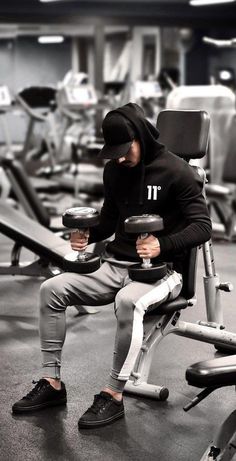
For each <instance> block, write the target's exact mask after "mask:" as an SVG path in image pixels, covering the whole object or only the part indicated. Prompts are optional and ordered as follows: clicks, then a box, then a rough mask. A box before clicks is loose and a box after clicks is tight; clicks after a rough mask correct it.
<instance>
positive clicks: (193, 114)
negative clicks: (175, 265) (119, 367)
mask: <svg viewBox="0 0 236 461" xmlns="http://www.w3.org/2000/svg"><path fill="white" fill-rule="evenodd" d="M157 127H158V130H159V132H160V138H159V139H160V142H163V143H164V144H165V145H166V146H167V147H168V149H169V150H170V151H172V152H173V153H174V154H176V155H179V156H180V157H182V158H183V159H185V160H186V161H189V160H190V159H197V158H202V157H203V156H204V155H205V153H206V151H207V145H208V135H209V116H208V114H207V113H206V112H205V111H187V110H186V111H185V110H183V111H177V110H164V111H162V112H160V113H159V116H158V120H157ZM194 168H197V172H198V173H199V174H201V176H202V178H203V184H204V178H205V172H204V170H203V169H202V168H200V167H194ZM203 193H204V189H203ZM201 248H202V253H203V260H204V267H205V275H204V277H203V279H204V289H205V301H206V317H207V318H206V320H203V321H199V322H198V323H197V324H194V323H190V322H184V321H181V311H182V310H183V309H186V308H187V307H188V306H194V305H195V304H196V302H197V300H196V297H195V282H196V269H197V256H198V253H199V251H198V250H199V249H197V248H193V249H191V250H190V251H189V252H188V254H187V256H186V258H185V261H184V268H183V269H184V270H183V288H182V291H181V293H180V295H179V296H178V297H177V298H176V299H175V300H173V301H171V302H167V303H164V304H162V305H161V306H159V307H158V308H157V309H156V311H155V310H154V311H153V312H152V313H150V314H146V315H145V318H144V339H143V344H142V347H141V350H140V353H139V355H138V358H137V361H136V364H135V367H134V369H133V371H132V373H131V376H130V379H129V380H128V382H127V383H126V385H125V392H130V393H133V394H141V395H145V396H148V397H153V398H156V399H158V400H165V399H167V397H168V395H169V391H168V389H167V388H165V387H163V386H159V385H156V384H150V383H148V377H149V374H150V369H151V364H152V360H153V357H154V354H155V353H156V347H157V345H158V343H159V342H160V341H161V340H162V339H163V338H164V337H165V336H167V335H169V334H170V333H174V334H176V335H179V336H184V337H186V338H191V339H195V340H198V341H203V342H207V343H210V344H214V345H215V347H217V348H220V347H222V348H223V347H225V348H226V349H228V350H229V349H230V351H231V350H232V349H233V350H234V351H236V334H235V333H232V332H229V331H226V330H225V327H224V324H223V309H222V305H221V299H220V291H221V290H223V291H225V292H230V291H231V290H232V284H230V283H229V282H226V283H221V282H220V279H219V276H218V274H217V273H216V270H215V263H214V254H213V247H212V243H211V241H208V242H206V243H204V244H203V245H202V246H201ZM235 353H236V352H235Z"/></svg>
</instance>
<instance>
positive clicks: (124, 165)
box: [12, 103, 211, 428]
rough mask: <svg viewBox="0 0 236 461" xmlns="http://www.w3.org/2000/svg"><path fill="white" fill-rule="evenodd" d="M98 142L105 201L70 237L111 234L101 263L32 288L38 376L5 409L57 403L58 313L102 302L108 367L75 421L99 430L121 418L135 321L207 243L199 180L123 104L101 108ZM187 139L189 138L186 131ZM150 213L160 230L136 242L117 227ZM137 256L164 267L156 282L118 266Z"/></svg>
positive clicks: (137, 339) (60, 399) (134, 349)
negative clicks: (36, 299) (111, 328)
mask: <svg viewBox="0 0 236 461" xmlns="http://www.w3.org/2000/svg"><path fill="white" fill-rule="evenodd" d="M102 128H103V135H104V139H105V146H104V147H103V149H102V151H101V153H100V157H102V158H105V159H106V158H107V159H111V160H110V161H109V162H108V163H107V164H106V166H105V169H104V191H105V199H104V204H103V208H102V210H101V219H100V223H99V224H98V225H97V226H95V227H93V228H91V230H90V233H88V232H87V233H86V234H85V235H84V236H83V237H81V235H80V233H79V232H75V233H72V235H71V247H72V249H73V250H84V249H85V248H86V247H87V245H88V243H92V242H97V241H101V240H104V239H106V238H108V237H110V236H112V235H113V234H114V233H115V237H114V239H113V240H112V241H110V242H109V243H108V245H107V248H106V253H105V254H104V255H103V264H102V265H101V267H100V268H99V269H98V270H96V271H95V272H93V273H90V274H78V273H70V272H67V273H63V274H60V275H58V276H56V277H54V278H51V279H49V280H47V281H45V282H44V283H43V284H42V286H41V290H40V339H41V348H42V354H43V374H42V376H43V378H42V379H40V380H39V381H38V382H37V384H36V386H35V387H34V389H33V390H32V391H30V392H29V393H28V394H27V395H26V396H25V397H23V399H21V400H19V401H18V402H16V403H15V404H14V405H13V407H12V410H13V412H14V413H25V412H30V411H31V412H32V411H35V410H38V409H41V408H45V407H49V406H53V405H60V404H65V403H66V399H67V396H66V389H65V385H64V383H63V382H62V381H61V377H60V369H61V351H62V347H63V344H64V340H65V333H66V323H65V311H66V308H67V306H70V305H74V304H82V305H83V304H84V305H104V304H109V303H111V302H113V301H115V315H116V318H117V331H116V338H115V347H114V356H113V366H112V369H111V372H110V376H109V378H108V381H107V383H106V384H105V386H104V388H103V390H102V391H101V392H100V394H97V395H96V396H95V399H94V402H93V404H92V406H91V407H90V408H89V409H88V410H87V411H86V412H85V414H84V415H83V416H82V417H81V418H80V420H79V427H80V428H92V427H99V426H102V425H105V424H109V423H111V422H112V421H114V420H116V419H118V418H121V417H123V416H124V406H123V399H122V393H123V389H124V387H125V383H126V381H127V380H128V378H129V376H130V373H131V371H132V368H133V366H134V363H135V361H136V358H137V355H138V352H139V350H140V347H141V345H142V340H143V317H144V314H145V312H147V311H149V310H152V309H154V308H156V307H158V305H160V304H161V303H163V302H165V301H166V300H171V299H175V298H176V297H177V296H178V295H179V293H180V291H181V288H182V262H183V260H184V258H185V255H186V252H188V250H189V249H190V248H192V247H195V246H198V245H200V244H201V243H203V242H205V241H207V240H209V239H210V236H211V221H210V218H209V214H208V210H207V207H206V203H205V199H204V197H203V195H202V181H201V179H200V177H199V176H198V175H197V173H195V171H194V170H193V169H192V168H191V167H190V166H189V165H188V163H187V162H186V161H185V160H183V159H181V158H179V157H177V156H176V155H174V154H173V153H171V152H169V151H168V150H167V148H166V147H165V146H164V145H163V144H161V143H160V142H159V141H158V137H159V132H158V130H157V129H156V128H155V127H154V126H153V125H151V123H150V122H149V121H148V120H146V118H145V117H144V113H143V111H142V109H141V108H140V107H139V106H138V105H136V104H133V103H129V104H127V105H125V106H122V107H120V108H118V109H116V110H113V111H111V112H109V113H108V114H107V115H106V117H105V119H104V121H103V125H102ZM190 135H191V134H190ZM153 213H155V214H157V215H160V216H161V217H162V218H163V223H164V229H163V230H161V231H159V232H153V233H151V234H150V235H149V236H148V237H146V238H144V239H141V238H137V235H136V236H135V235H132V236H130V234H127V233H126V232H125V231H124V221H125V219H127V218H128V217H131V216H137V215H143V214H153ZM140 257H141V258H148V259H150V260H152V261H154V262H161V261H167V267H168V269H167V273H166V275H165V276H164V277H163V278H161V279H160V280H155V281H153V280H152V281H151V282H150V281H149V282H137V281H133V280H131V279H130V278H129V275H128V267H129V266H130V265H131V264H133V263H134V262H139V261H140Z"/></svg>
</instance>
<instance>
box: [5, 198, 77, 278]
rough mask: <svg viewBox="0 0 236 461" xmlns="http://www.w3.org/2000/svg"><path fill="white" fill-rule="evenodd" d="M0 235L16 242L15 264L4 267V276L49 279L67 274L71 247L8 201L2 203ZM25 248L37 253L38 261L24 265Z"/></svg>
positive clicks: (13, 254) (13, 250)
mask: <svg viewBox="0 0 236 461" xmlns="http://www.w3.org/2000/svg"><path fill="white" fill-rule="evenodd" d="M0 232H1V233H2V234H4V235H6V236H7V237H9V238H10V239H12V240H13V241H14V242H15V244H14V245H13V249H12V253H11V264H10V265H9V264H7V265H6V264H1V265H0V275H2V274H11V275H30V276H44V277H49V276H52V275H55V274H57V273H59V272H60V271H62V270H63V258H64V256H65V255H66V254H67V253H69V252H70V251H71V247H70V245H69V243H68V242H66V241H65V240H64V239H63V238H61V237H59V236H58V235H56V234H55V233H53V232H52V231H50V230H49V229H47V228H46V227H45V226H43V225H41V224H40V223H39V222H37V221H34V220H32V219H30V218H29V217H28V216H25V215H24V214H22V213H21V212H19V211H18V210H14V209H13V208H12V207H11V206H9V205H7V204H6V203H5V202H4V201H0ZM22 247H25V248H27V249H28V250H30V251H31V252H33V253H35V254H36V255H37V256H38V259H37V260H36V261H33V262H30V263H20V252H21V248H22Z"/></svg>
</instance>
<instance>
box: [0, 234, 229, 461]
mask: <svg viewBox="0 0 236 461" xmlns="http://www.w3.org/2000/svg"><path fill="white" fill-rule="evenodd" d="M0 248H1V260H3V259H4V258H5V257H6V255H7V252H8V248H9V242H8V241H7V240H6V239H2V237H1V243H0ZM214 248H215V259H216V263H217V268H218V272H219V273H220V276H221V279H222V281H226V280H231V281H232V282H233V283H234V285H235V286H236V270H235V265H236V263H235V261H236V245H235V244H234V245H233V244H225V243H224V244H223V243H217V244H215V246H214ZM202 275H203V263H202V259H201V258H199V270H198V280H197V294H198V305H197V306H196V307H194V308H189V309H188V310H187V311H185V312H184V314H183V316H182V318H183V319H184V320H189V321H196V320H198V319H200V318H204V297H203V283H202ZM40 283H41V281H40V280H37V279H33V278H31V279H29V278H26V277H24V278H20V277H10V276H2V277H1V278H0V293H1V296H0V303H1V307H0V346H1V357H0V359H1V378H0V390H1V412H0V415H1V416H0V428H1V429H0V445H1V447H0V459H1V460H4V461H8V460H9V461H21V460H26V461H28V460H30V461H34V460H35V461H36V460H37V461H40V460H42V461H49V460H58V461H64V460H65V461H76V460H78V461H100V460H103V461H143V460H146V461H154V460H155V461H156V460H158V461H182V460H184V461H198V460H199V459H200V457H201V456H200V455H201V454H202V453H203V452H204V450H205V448H206V446H207V445H208V444H209V443H210V441H211V438H212V434H213V432H214V431H215V430H216V428H217V427H218V425H219V424H220V422H221V421H222V420H223V419H224V418H225V417H226V416H227V415H228V413H230V412H231V411H232V410H233V409H234V408H235V393H234V389H233V388H223V389H221V390H217V391H216V392H214V393H213V394H212V395H210V396H209V397H208V398H207V399H206V400H204V401H203V402H202V403H200V404H199V406H197V407H195V408H194V409H192V410H191V411H190V412H189V413H187V414H186V413H184V412H183V409H182V408H183V406H184V405H185V404H186V403H187V402H188V401H189V399H190V398H192V397H193V396H194V395H195V394H196V392H198V390H197V389H195V388H192V387H189V386H188V385H187V383H186V381H185V377H184V376H185V369H186V367H187V366H188V365H190V364H191V363H193V362H196V361H199V360H203V359H208V358H212V357H214V356H215V355H217V354H215V349H214V347H213V346H211V345H208V344H205V343H200V342H196V341H193V340H190V339H186V338H181V337H177V336H174V335H170V336H169V337H167V338H166V339H165V340H164V341H162V343H161V344H160V345H159V347H158V350H157V352H156V356H155V360H154V363H153V367H152V372H151V376H150V382H153V383H159V384H163V385H165V386H167V387H168V388H169V391H170V396H169V399H168V401H167V402H158V401H154V400H151V399H148V398H142V397H135V396H134V397H131V396H128V395H127V396H125V407H126V417H125V419H123V420H120V421H117V422H116V423H114V424H112V425H110V426H109V427H105V428H100V429H97V430H89V431H81V432H79V431H78V428H77V420H78V417H79V416H80V415H81V414H82V413H83V412H84V411H85V410H86V409H87V407H88V406H89V405H90V404H91V401H92V399H93V395H94V394H95V393H96V392H97V391H100V388H101V387H102V386H103V385H104V383H105V382H106V377H107V375H108V373H109V367H110V365H111V357H112V349H113V338H114V332H115V318H114V315H113V306H112V305H109V306H106V307H102V308H101V311H100V312H99V313H98V314H96V315H89V316H80V317H78V316H76V310H75V308H71V309H70V310H69V311H68V317H67V318H68V331H67V338H66V343H65V348H64V356H63V363H64V366H63V379H64V381H65V383H66V385H67V391H68V405H67V407H63V408H60V409H58V408H57V409H56V408H55V409H48V410H44V411H41V412H38V413H35V414H34V415H28V416H13V415H12V414H11V405H12V403H13V402H14V401H15V400H18V398H20V397H22V396H23V395H24V394H25V393H26V392H27V391H28V390H29V389H30V388H31V381H32V379H37V378H39V377H40V363H41V357H40V352H39V340H38V333H37V322H38V311H37V301H38V288H39V285H40ZM235 300H236V294H235V292H232V293H231V294H227V293H223V294H222V302H223V303H224V307H225V314H224V318H225V324H226V326H227V328H228V329H230V330H231V331H236V315H235Z"/></svg>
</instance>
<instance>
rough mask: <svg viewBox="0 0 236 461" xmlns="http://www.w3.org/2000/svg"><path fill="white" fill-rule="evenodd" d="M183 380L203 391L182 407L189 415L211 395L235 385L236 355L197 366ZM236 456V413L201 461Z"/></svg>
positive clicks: (200, 363)
mask: <svg viewBox="0 0 236 461" xmlns="http://www.w3.org/2000/svg"><path fill="white" fill-rule="evenodd" d="M186 380H187V382H188V384H189V385H190V386H195V387H199V388H204V390H203V391H202V392H200V394H198V395H197V396H196V397H195V398H194V399H193V400H192V401H191V402H190V403H188V404H187V405H186V406H185V407H184V410H185V411H189V410H190V408H193V407H194V406H195V405H198V403H199V402H200V401H201V400H203V399H205V398H206V397H207V396H208V395H209V394H210V393H211V392H213V391H214V390H216V389H219V388H221V387H225V386H235V385H236V355H232V356H227V357H222V358H217V359H213V360H206V361H204V362H198V363H195V364H193V365H191V366H190V367H188V368H187V370H186ZM235 453H236V410H234V411H233V412H232V413H231V414H230V415H229V416H228V418H227V419H226V420H225V421H224V422H223V424H222V425H221V426H220V428H219V430H218V433H217V434H216V436H215V437H214V438H213V441H212V443H211V444H210V445H209V446H208V448H207V450H206V451H205V453H204V455H203V457H202V458H201V461H207V460H210V459H212V460H221V461H223V460H225V461H226V460H227V461H229V460H231V459H232V458H233V456H234V455H235Z"/></svg>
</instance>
